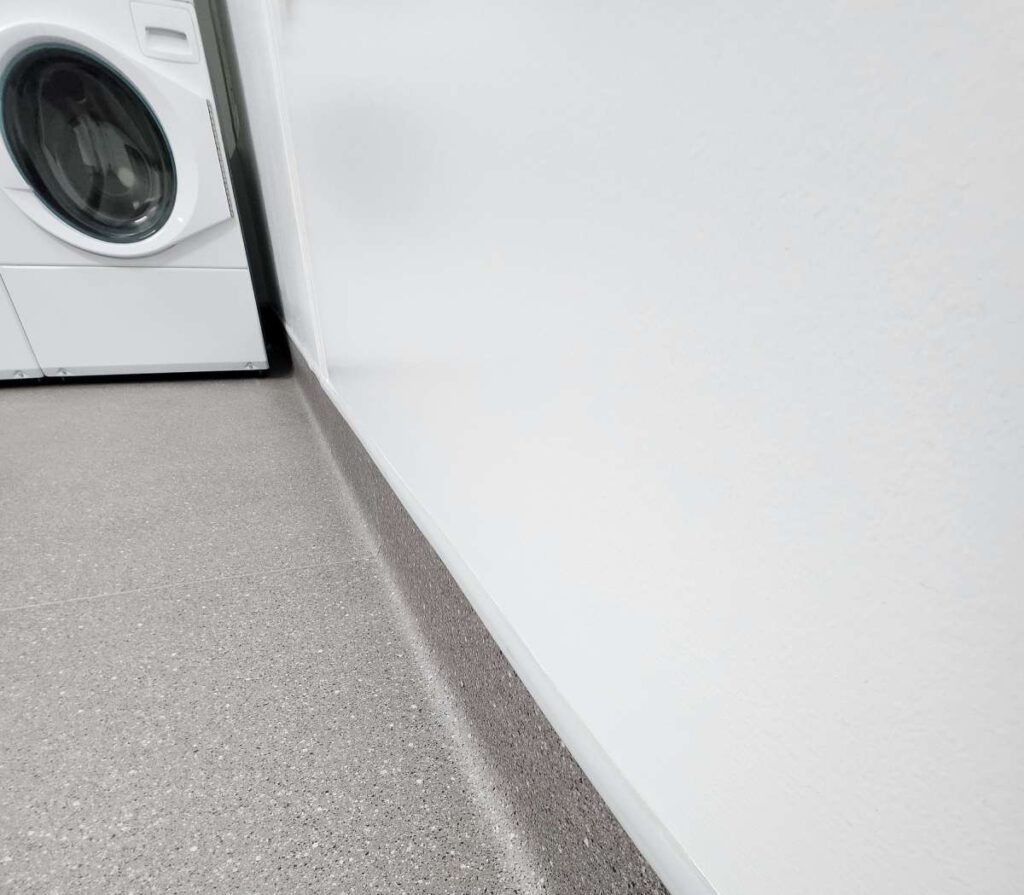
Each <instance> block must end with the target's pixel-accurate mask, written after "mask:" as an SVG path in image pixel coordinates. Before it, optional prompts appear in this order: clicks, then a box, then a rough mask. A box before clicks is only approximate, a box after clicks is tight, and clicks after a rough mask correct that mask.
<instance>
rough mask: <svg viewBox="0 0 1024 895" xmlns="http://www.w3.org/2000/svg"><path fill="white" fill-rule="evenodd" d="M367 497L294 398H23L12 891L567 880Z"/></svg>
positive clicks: (10, 555) (14, 430)
mask: <svg viewBox="0 0 1024 895" xmlns="http://www.w3.org/2000/svg"><path fill="white" fill-rule="evenodd" d="M345 495H346V491H345V489H344V488H343V487H342V485H341V483H340V481H339V479H338V478H337V474H336V471H335V468H334V466H333V464H332V462H331V460H330V458H329V456H328V454H327V452H326V450H325V449H324V447H323V446H322V444H321V442H320V440H319V435H318V434H317V433H316V431H315V430H314V428H313V425H312V422H311V419H310V417H309V415H308V412H307V410H306V407H305V405H304V404H303V401H302V400H301V398H300V397H299V394H298V391H297V389H296V386H295V384H294V382H293V381H292V380H291V379H288V378H281V379H247V380H243V379H221V380H179V381H168V382H143V383H110V384H99V385H97V384H73V385H63V386H61V385H43V386H30V387H24V388H3V389H0V890H2V891H5V892H7V891H10V892H18V893H21V892H47V893H51V892H67V893H90V892H102V893H116V892H201V893H213V892H219V891H231V892H343V893H363V892H366V893H371V892H372V893H376V892H380V893H404V892H417V893H458V895H468V893H476V892H480V893H483V892H488V893H499V892H527V891H539V890H542V889H543V888H544V886H543V882H542V880H541V879H540V877H539V874H538V872H537V871H536V869H535V865H534V863H533V862H532V861H531V858H530V857H529V856H528V855H525V854H523V853H522V851H521V850H520V849H519V848H518V847H517V846H516V831H515V830H514V829H511V828H510V826H509V823H508V818H507V815H506V814H505V813H504V812H503V811H502V808H501V805H499V804H496V802H495V800H494V797H493V793H492V792H490V791H489V787H488V786H487V780H486V775H485V774H482V772H480V771H479V769H478V768H476V764H475V760H474V757H473V754H472V748H471V747H469V748H468V750H467V747H466V745H465V739H466V738H465V737H464V736H462V735H461V734H460V732H459V731H457V730H453V727H452V725H453V723H455V722H453V720H452V718H451V717H450V716H449V714H448V713H447V712H446V711H445V709H444V696H443V694H438V692H437V684H436V682H432V675H431V673H430V669H429V668H425V667H424V660H423V658H422V655H421V654H420V653H419V652H418V651H417V645H416V642H415V636H414V635H413V634H410V628H409V621H408V619H405V618H403V616H402V612H401V609H400V607H399V606H398V604H397V603H396V601H395V600H394V599H393V594H392V593H391V586H390V584H389V582H388V580H387V578H386V576H385V573H384V570H383V568H382V566H381V564H380V562H379V560H378V558H377V557H376V555H375V554H374V552H373V549H372V547H371V546H370V541H369V540H368V539H367V538H366V536H365V533H364V531H363V528H362V523H361V521H360V518H359V516H358V514H357V513H356V512H355V510H354V509H353V507H352V506H351V504H350V502H349V499H348V498H346V496H345ZM470 739H472V738H471V737H470Z"/></svg>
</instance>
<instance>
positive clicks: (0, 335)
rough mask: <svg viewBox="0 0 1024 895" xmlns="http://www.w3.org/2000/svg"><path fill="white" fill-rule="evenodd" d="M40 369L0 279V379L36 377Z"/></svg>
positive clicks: (40, 372)
mask: <svg viewBox="0 0 1024 895" xmlns="http://www.w3.org/2000/svg"><path fill="white" fill-rule="evenodd" d="M42 375H43V374H42V371H41V370H40V369H39V365H38V364H37V363H36V356H35V355H34V354H33V353H32V347H31V346H30V345H29V343H28V339H27V338H25V330H24V329H22V327H21V321H20V320H19V319H18V315H17V313H16V312H15V310H14V305H12V304H11V299H10V297H9V296H8V295H7V290H6V289H5V288H4V284H3V281H2V280H0V379H38V378H39V377H40V376H42Z"/></svg>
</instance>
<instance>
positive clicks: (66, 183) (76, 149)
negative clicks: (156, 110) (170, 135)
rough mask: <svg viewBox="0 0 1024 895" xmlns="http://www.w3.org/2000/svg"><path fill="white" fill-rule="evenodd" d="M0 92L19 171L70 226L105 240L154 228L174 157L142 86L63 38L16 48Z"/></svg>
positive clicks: (162, 219) (164, 208) (127, 238)
mask: <svg viewBox="0 0 1024 895" xmlns="http://www.w3.org/2000/svg"><path fill="white" fill-rule="evenodd" d="M2 90H3V92H2V94H0V104H2V117H3V133H4V139H5V140H6V141H7V146H8V148H9V149H10V151H11V155H12V156H13V157H14V161H15V163H16V164H17V165H18V167H19V168H20V170H21V173H22V175H23V176H24V177H25V179H26V180H28V182H29V183H30V184H31V185H32V187H33V189H35V191H36V193H37V194H38V195H39V197H40V198H41V199H42V200H43V201H44V202H45V203H46V204H47V205H48V206H49V207H50V208H51V209H52V210H53V211H54V212H55V213H56V214H57V215H59V216H60V217H61V218H63V219H64V220H65V221H67V222H68V223H69V224H71V225H72V226H74V227H76V228H77V229H79V230H81V231H82V232H83V233H87V234H89V235H90V236H95V237H97V238H99V239H103V240H106V241H107V242H135V241H137V240H140V239H145V238H146V237H147V236H152V235H153V234H154V233H155V232H156V231H157V230H159V229H160V228H161V227H162V226H163V225H164V223H166V221H167V218H168V217H170V214H171V209H172V208H173V207H174V197H175V192H176V189H177V184H176V179H175V175H174V159H173V157H172V156H171V150H170V147H169V146H168V145H167V138H166V137H165V136H164V133H163V131H162V130H161V128H160V125H159V124H158V123H157V120H156V118H155V117H154V115H153V112H152V111H151V110H150V108H149V106H148V105H147V104H146V102H145V100H143V99H142V97H141V96H139V94H138V92H137V91H136V90H135V89H134V88H133V87H132V86H131V85H130V84H129V83H128V82H127V81H126V80H125V79H124V78H123V77H122V76H121V75H120V74H118V73H117V72H116V71H114V70H113V69H111V68H110V67H109V66H107V65H105V64H104V63H103V62H101V61H100V60H99V59H97V58H95V57H93V56H91V55H89V54H87V53H84V52H82V51H81V50H76V49H74V48H72V47H65V46H45V47H38V48H36V49H33V50H30V51H28V52H26V53H24V54H23V55H22V56H20V57H19V58H18V59H17V60H16V61H15V62H14V64H13V65H12V66H11V67H10V69H8V71H7V73H6V76H5V77H4V82H3V88H2Z"/></svg>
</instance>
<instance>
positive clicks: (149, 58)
mask: <svg viewBox="0 0 1024 895" xmlns="http://www.w3.org/2000/svg"><path fill="white" fill-rule="evenodd" d="M0 131H2V134H3V140H2V142H0V377H5V378H17V377H33V376H82V375H113V374H122V373H156V372H184V371H210V370H259V369H265V368H266V366H267V358H266V353H265V349H264V343H263V335H262V332H261V328H260V321H259V316H258V313H257V305H256V301H255V296H254V289H253V283H252V280H251V278H250V274H249V268H248V265H247V263H246V253H245V245H244V243H243V239H242V231H241V228H240V226H239V221H238V217H237V213H236V209H235V201H234V196H233V193H232V185H231V181H230V178H229V176H228V169H227V164H226V159H225V155H224V150H223V141H222V135H221V130H220V125H219V122H218V118H217V114H216V111H215V106H214V97H213V91H212V88H211V79H210V73H209V71H208V68H207V57H206V54H205V53H204V48H203V43H202V40H201V35H200V30H199V26H198V22H197V18H196V10H195V9H194V8H193V4H192V2H191V0H0Z"/></svg>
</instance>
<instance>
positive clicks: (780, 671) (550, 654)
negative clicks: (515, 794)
mask: <svg viewBox="0 0 1024 895" xmlns="http://www.w3.org/2000/svg"><path fill="white" fill-rule="evenodd" d="M236 5H239V4H238V3H237V2H236ZM242 5H244V4H242ZM275 9H276V10H277V14H279V16H280V19H279V20H278V23H277V24H278V25H279V27H280V28H281V31H280V47H279V48H280V53H281V56H280V65H281V73H282V76H283V96H284V98H285V100H284V101H285V105H286V107H287V114H288V117H289V119H290V121H291V127H292V135H291V139H292V140H293V146H294V151H295V159H296V165H295V171H296V172H297V183H298V190H299V193H300V199H301V203H302V205H303V206H304V209H305V210H304V220H305V223H306V225H307V232H308V236H309V248H310V255H309V257H310V267H309V273H310V275H311V277H312V281H313V289H314V291H315V293H316V299H317V307H318V312H319V317H320V320H321V322H322V337H323V348H324V359H325V361H326V368H325V371H326V375H327V376H329V387H330V388H332V390H333V392H334V394H335V396H336V398H337V399H338V401H339V403H340V405H341V406H342V407H343V408H344V410H345V412H346V413H347V415H348V417H349V419H350V421H351V422H352V423H353V424H354V426H355V427H356V429H357V431H358V432H359V433H360V434H361V436H362V437H363V438H364V440H365V441H366V443H367V444H368V445H369V446H370V448H371V450H372V451H373V452H374V453H375V456H376V457H377V458H378V460H379V461H380V462H381V463H382V465H383V466H384V468H385V469H386V471H387V472H388V474H389V476H390V477H391V479H392V481H393V482H394V483H395V484H396V487H397V488H398V490H399V491H400V493H401V494H402V495H403V497H404V498H405V499H406V500H407V501H408V502H409V504H410V506H411V507H412V508H413V509H414V512H415V513H416V515H417V518H418V519H419V520H420V521H421V522H422V523H423V524H424V526H425V528H426V529H427V531H428V533H430V535H431V537H432V538H433V539H434V541H435V544H436V545H437V546H438V548H439V550H440V552H441V553H442V554H443V556H444V558H445V559H446V561H448V562H449V563H450V564H451V566H452V567H453V569H455V570H456V572H457V574H458V575H459V577H460V580H461V581H462V582H463V583H464V584H465V586H466V587H467V589H468V590H469V591H470V595H471V596H472V597H473V599H474V600H476V601H477V605H478V606H480V607H481V611H482V612H484V614H485V615H486V616H487V617H488V619H489V621H490V622H491V624H492V625H493V626H494V629H495V630H496V631H497V632H498V634H499V637H500V638H503V643H504V644H505V645H506V646H507V647H509V648H510V650H511V652H512V654H513V657H514V661H516V662H517V664H519V665H520V667H521V668H522V669H525V670H524V674H525V676H526V677H527V679H528V681H529V682H530V684H531V686H532V687H533V688H534V690H535V692H536V693H538V695H539V697H540V698H541V701H542V703H543V704H544V705H546V706H547V707H548V709H549V711H551V712H552V713H553V715H554V716H556V717H553V720H554V721H555V723H556V726H558V727H559V729H560V730H562V731H563V732H564V733H565V735H566V736H567V738H568V739H569V740H570V743H571V744H572V745H573V747H574V749H576V751H577V754H581V755H583V757H584V760H585V763H586V764H587V766H588V767H589V768H590V769H591V771H592V773H594V774H595V776H596V778H597V780H598V783H599V785H600V786H601V787H602V788H603V789H604V790H605V791H606V792H609V793H612V795H613V796H614V791H616V787H621V786H625V787H626V788H628V789H630V791H631V793H632V796H635V801H631V800H630V799H629V798H618V797H613V799H612V800H613V803H614V804H615V805H616V807H617V809H618V810H619V812H620V814H621V815H623V820H624V821H626V823H627V825H628V826H629V828H630V829H631V830H632V831H633V832H634V835H636V836H637V837H638V838H639V839H640V840H641V845H642V846H643V847H645V848H646V849H647V850H648V853H650V854H652V855H653V856H654V858H655V860H656V861H657V863H658V867H659V869H660V870H661V871H662V872H663V873H664V874H665V875H666V878H668V879H670V880H672V881H674V882H673V884H674V885H675V886H676V887H677V888H678V889H679V890H680V891H681V890H682V889H684V888H686V886H687V883H686V881H685V880H686V875H685V868H684V869H679V868H683V865H684V864H685V859H684V858H683V857H682V855H683V853H684V852H685V853H686V854H688V855H689V856H690V858H692V860H693V862H694V863H695V864H696V865H697V866H698V867H699V868H700V869H701V871H703V873H704V874H705V875H706V877H707V878H708V879H709V880H710V882H711V883H712V884H713V885H714V887H715V888H716V889H717V890H718V891H719V892H720V893H721V895H760V893H765V895H800V893H807V895H820V893H822V892H830V893H844V895H860V893H864V892H871V893H872V895H887V893H892V895H906V893H908V892H928V893H930V895H954V893H979V892H985V893H991V895H1011V893H1016V892H1019V891H1020V885H1021V880H1024V852H1022V850H1021V848H1020V841H1021V838H1022V836H1024V773H1022V771H1021V756H1022V755H1024V695H1022V694H1024V688H1022V687H1021V686H1020V684H1021V655H1022V647H1024V601H1022V596H1024V543H1022V541H1024V471H1022V470H1024V467H1022V459H1024V351H1022V350H1021V343H1022V338H1024V294H1022V287H1024V251H1022V247H1021V244H1022V237H1024V222H1022V214H1024V168H1022V159H1024V7H1022V6H1021V5H1020V4H1019V3H1016V2H983V3H978V2H974V0H948V2H938V0H936V2H929V3H916V2H914V3H911V2H907V3H902V4H883V3H872V2H862V3H833V2H829V3H821V2H811V0H800V2H782V3H774V4H758V3H746V4H739V3H719V4H704V3H669V2H657V0H652V2H641V3H636V2H630V3H627V2H625V0H602V2H594V0H517V2H515V3H489V4H488V3H484V4H481V3H476V2H470V0H426V2H421V3H415V4H413V3H402V2H395V0H391V2H373V3H370V2H357V0H344V2H334V3H331V2H326V0H324V2H314V0H293V2H291V3H288V4H282V5H281V6H279V7H275ZM258 67H259V66H257V65H254V66H253V68H254V69H255V68H258ZM254 118H258V114H254ZM271 192H272V194H273V195H272V196H271V202H270V204H271V205H273V204H274V203H275V202H277V201H280V202H284V201H285V200H284V199H283V198H280V197H278V198H277V199H275V198H274V196H277V194H278V193H279V192H280V191H279V190H278V188H277V186H275V185H274V184H271ZM283 272H284V274H285V275H286V276H287V275H289V273H288V271H287V270H284V269H283ZM294 275H295V276H298V274H294ZM303 319H304V318H303ZM294 328H295V330H296V333H297V335H299V337H300V339H303V340H305V341H306V347H307V348H308V349H309V350H310V353H311V354H312V355H313V357H314V361H316V358H317V354H316V350H315V345H314V342H313V340H312V338H311V337H310V336H309V335H308V327H307V324H306V323H301V324H300V323H295V325H294ZM510 644H511V646H509V645H510ZM595 756H596V757H595ZM601 756H603V758H602V757H601ZM646 811H649V812H650V815H649V816H648V821H644V820H643V818H641V817H640V815H642V814H644V812H646ZM652 818H653V820H651V819H652ZM658 824H660V825H662V826H663V828H664V830H665V831H667V834H668V837H669V840H670V846H669V847H667V848H666V847H663V846H662V845H659V844H658V842H657V841H656V840H657V832H658V831H657V827H658Z"/></svg>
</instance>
